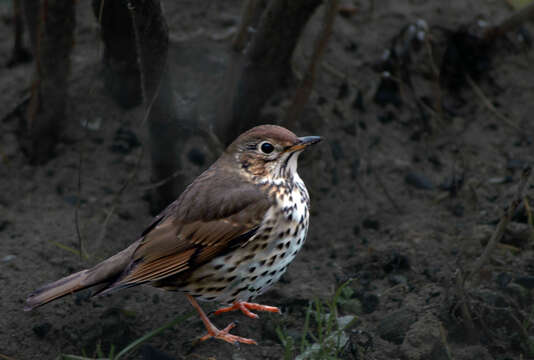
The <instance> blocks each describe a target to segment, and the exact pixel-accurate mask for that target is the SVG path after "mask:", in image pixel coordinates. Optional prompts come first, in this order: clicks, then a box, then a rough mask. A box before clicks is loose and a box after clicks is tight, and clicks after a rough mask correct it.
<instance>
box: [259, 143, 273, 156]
mask: <svg viewBox="0 0 534 360" xmlns="http://www.w3.org/2000/svg"><path fill="white" fill-rule="evenodd" d="M260 149H261V151H262V152H263V153H265V154H270V153H272V152H273V150H274V146H273V144H271V143H269V142H264V143H263V144H261V146H260Z"/></svg>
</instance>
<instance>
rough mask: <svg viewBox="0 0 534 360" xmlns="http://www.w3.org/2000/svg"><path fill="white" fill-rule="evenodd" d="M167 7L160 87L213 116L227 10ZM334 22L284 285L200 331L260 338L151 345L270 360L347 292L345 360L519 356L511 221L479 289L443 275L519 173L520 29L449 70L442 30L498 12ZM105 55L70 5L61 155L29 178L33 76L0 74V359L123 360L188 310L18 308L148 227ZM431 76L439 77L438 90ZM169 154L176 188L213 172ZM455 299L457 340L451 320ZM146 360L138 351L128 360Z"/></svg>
mask: <svg viewBox="0 0 534 360" xmlns="http://www.w3.org/2000/svg"><path fill="white" fill-rule="evenodd" d="M163 5H164V10H165V11H164V16H165V18H166V20H167V23H168V26H169V35H170V50H169V62H170V64H171V67H172V84H173V88H174V90H175V93H177V94H180V95H181V96H182V97H183V99H185V100H184V101H183V102H181V103H179V104H178V105H177V106H178V107H180V108H181V109H182V110H184V111H186V110H188V109H189V110H191V109H194V111H195V112H196V116H199V117H200V118H202V117H208V118H209V116H210V114H211V113H212V112H213V111H217V109H218V108H217V106H214V105H213V100H214V99H216V98H217V97H218V96H220V93H218V92H217V88H216V87H215V85H216V84H217V83H219V82H220V81H223V80H222V79H223V77H224V72H225V69H226V68H227V66H228V64H229V54H228V47H229V44H230V41H231V37H232V35H233V33H234V32H235V28H236V26H237V24H238V23H239V17H240V13H241V5H242V4H241V2H240V1H163ZM341 6H342V8H344V9H345V10H351V9H355V10H356V11H355V12H354V13H352V11H344V12H341V14H340V15H339V16H338V17H337V19H336V22H335V25H334V31H333V35H332V37H331V41H330V43H329V45H328V47H327V49H326V51H325V54H324V59H323V60H324V61H323V63H322V65H321V66H319V67H318V73H317V78H316V82H315V84H314V86H313V92H312V94H311V97H310V101H309V103H308V105H307V106H306V108H305V111H304V113H303V116H302V118H301V119H299V121H298V122H297V123H296V124H294V128H292V129H291V130H293V131H294V132H296V133H297V134H298V135H321V136H324V137H325V139H326V141H324V142H323V143H321V144H320V145H318V146H316V147H314V148H313V149H312V150H311V151H310V152H309V153H306V154H305V155H304V156H303V157H302V159H301V161H300V174H301V177H302V178H303V179H304V181H305V182H306V185H307V187H308V189H309V192H310V195H311V201H312V218H311V227H310V231H309V236H308V240H307V242H306V244H305V246H304V248H303V250H302V251H301V253H300V254H299V256H298V257H297V258H296V260H295V261H294V263H293V264H292V265H291V267H290V268H289V271H288V273H287V275H285V276H284V278H283V280H282V281H281V282H280V283H278V284H277V285H275V286H274V287H273V289H272V290H271V291H269V292H268V293H266V294H265V295H264V296H262V297H261V298H260V299H258V301H259V302H262V303H267V304H271V305H276V306H280V307H281V308H282V309H283V313H284V314H283V315H282V316H278V315H270V314H262V315H261V319H260V320H251V319H246V318H245V317H244V316H242V315H241V314H238V313H233V314H231V315H224V316H221V317H220V319H215V323H216V324H218V325H219V326H222V325H224V324H226V323H227V322H229V321H231V320H233V319H237V320H239V326H238V327H237V328H236V329H235V330H234V333H236V334H238V335H241V336H245V337H252V338H254V339H256V340H257V341H258V342H259V345H258V346H245V345H242V346H241V347H240V348H236V347H233V346H231V345H229V344H226V343H222V342H219V341H214V340H210V341H208V342H206V343H202V344H200V345H197V346H194V347H192V346H191V341H192V340H194V339H195V338H197V337H198V336H200V335H202V334H203V333H204V328H203V325H202V323H201V322H200V320H199V319H198V318H196V317H193V318H191V319H189V320H188V321H187V322H186V324H181V325H180V326H177V327H174V328H173V330H168V331H167V332H165V333H164V334H163V335H161V336H158V337H156V338H154V339H152V340H150V342H149V345H150V346H151V347H152V348H153V349H158V350H159V351H162V352H165V353H167V354H168V355H169V356H170V357H171V358H176V359H208V358H217V359H257V358H265V359H279V358H281V357H282V356H283V347H282V345H281V344H280V340H279V338H278V336H277V334H276V331H275V330H276V328H277V327H279V328H281V329H284V330H285V331H286V333H288V334H290V335H293V336H295V337H296V338H297V339H298V338H300V334H301V331H302V329H303V324H304V317H305V315H304V314H305V309H306V307H307V304H308V301H309V300H311V299H314V298H315V297H319V298H322V299H328V298H329V297H331V296H332V295H333V293H334V291H335V289H336V288H338V287H339V286H340V284H342V283H343V282H344V281H346V280H347V279H349V278H354V280H353V281H352V283H351V284H350V285H349V287H350V288H351V289H352V292H351V293H350V295H348V299H345V300H346V304H349V305H345V306H341V307H340V312H341V314H345V315H347V314H349V315H357V316H358V317H359V321H358V322H357V323H356V325H354V326H353V327H352V328H351V330H350V331H348V334H349V335H350V336H349V338H350V339H349V342H348V343H347V345H346V346H345V347H344V351H343V352H342V354H341V355H340V357H341V358H347V359H397V358H402V359H414V360H415V359H430V358H432V359H447V358H448V355H447V349H448V351H450V354H452V355H451V356H452V358H454V359H473V358H478V359H480V360H482V359H512V358H513V359H517V358H519V357H520V356H521V354H522V356H523V358H529V357H531V356H533V353H532V352H530V350H529V346H531V345H530V344H531V341H532V340H531V339H532V336H533V335H534V334H533V332H532V330H531V328H532V326H531V325H530V312H531V307H532V294H531V288H532V287H534V285H533V283H534V269H533V268H532V263H533V262H532V260H533V255H534V254H533V247H532V244H533V242H532V224H529V221H528V211H525V207H524V206H523V205H521V206H520V212H519V213H518V214H517V216H515V217H514V219H513V221H512V223H511V224H510V226H509V227H508V230H507V232H506V233H505V236H504V239H503V241H502V243H501V244H500V245H498V246H497V248H496V249H495V251H494V252H493V253H492V256H491V258H490V260H489V261H488V262H487V263H486V264H485V266H484V267H483V269H482V271H480V274H477V275H480V276H479V277H480V281H479V282H477V283H468V284H466V286H465V287H461V286H458V284H457V279H458V274H464V273H466V272H468V270H469V268H470V266H471V265H472V264H473V262H474V261H475V259H477V258H478V257H479V256H480V254H481V253H482V251H483V250H484V246H485V244H486V243H487V242H488V240H489V238H490V237H491V235H492V234H493V232H494V231H495V228H496V223H497V222H498V220H499V217H500V214H501V211H502V208H503V207H504V206H505V205H506V204H508V203H509V201H510V199H511V198H512V196H513V194H514V192H515V184H516V183H518V181H519V177H520V173H521V168H522V167H523V166H524V165H525V164H527V163H529V162H531V161H532V158H533V145H532V134H533V130H534V125H533V122H532V121H531V119H530V118H531V116H532V114H533V113H534V105H533V104H534V102H533V97H534V82H533V79H534V75H533V73H534V62H533V61H532V56H533V54H532V51H531V49H530V47H529V46H528V39H529V36H530V35H529V34H532V33H533V31H534V27H533V26H532V23H528V22H527V23H525V24H524V25H523V27H522V28H521V32H520V33H519V35H520V36H519V35H518V33H517V32H516V31H512V32H510V33H508V34H507V35H506V36H504V37H503V38H500V39H498V40H496V41H494V42H492V46H491V50H490V51H488V53H487V54H486V53H485V52H484V51H482V50H480V51H478V48H477V47H476V46H475V45H473V44H468V45H467V46H466V48H467V50H466V49H464V50H465V51H466V53H462V54H460V55H459V56H458V57H459V60H458V57H453V58H447V57H444V56H445V54H446V52H447V49H449V50H450V47H449V46H450V39H451V37H452V34H453V33H454V32H455V31H458V30H460V29H461V28H462V26H463V25H469V26H473V24H474V25H476V22H477V20H480V19H482V20H485V21H486V22H488V23H489V24H497V23H498V22H499V21H501V20H502V19H504V18H505V17H507V16H509V15H510V14H511V13H512V9H511V7H510V5H509V4H508V3H507V2H506V1H501V0H498V1H497V0H492V1H490V0H485V1H478V2H466V1H462V0H450V1H447V2H441V1H429V0H428V1H425V0H417V1H415V0H413V1H406V2H398V1H342V2H341ZM322 13H323V9H322V8H320V9H319V11H318V13H317V14H316V15H315V16H314V17H313V18H312V20H311V21H310V23H309V25H308V27H307V28H306V29H305V31H304V33H303V35H302V37H301V41H300V42H299V46H298V47H297V49H296V50H295V52H294V56H293V62H292V64H293V74H294V75H295V79H288V84H287V86H286V88H284V89H281V90H280V91H278V92H277V93H276V95H275V96H274V97H273V98H271V99H270V100H269V102H268V103H267V105H266V106H265V107H264V109H263V111H262V115H261V117H260V120H259V121H260V122H262V123H279V122H280V121H282V119H283V118H284V114H285V113H286V111H287V108H288V107H289V105H290V103H291V99H292V95H293V94H294V91H295V84H296V83H297V80H298V79H299V78H301V77H302V75H303V73H304V72H305V69H306V65H307V63H308V61H309V58H310V54H311V52H312V47H313V46H312V45H313V42H314V39H315V38H316V37H317V34H318V32H319V30H320V28H321V26H320V25H321V21H322ZM0 17H1V19H0V20H1V21H0V49H1V51H0V64H5V63H7V62H8V60H9V58H10V50H11V46H12V38H13V36H12V32H11V28H12V25H13V22H12V14H11V4H10V2H8V1H0ZM418 19H423V20H425V21H426V23H427V24H428V26H429V27H430V31H429V32H427V33H426V39H431V40H430V43H431V46H430V47H428V46H427V44H428V43H425V42H424V41H423V42H422V43H421V42H420V43H418V44H416V43H413V44H412V42H408V44H405V42H404V41H403V39H404V38H403V37H402V36H403V35H400V39H401V40H397V42H395V44H397V45H398V44H401V45H402V46H403V49H405V50H403V51H405V52H404V53H405V54H408V55H407V57H408V58H409V60H406V59H401V60H399V61H398V62H395V63H394V65H393V69H395V71H398V72H397V73H394V74H393V78H394V80H392V81H393V84H394V85H391V82H390V83H388V82H384V81H382V80H381V79H382V70H383V69H384V66H385V65H384V63H383V62H382V59H383V54H384V51H385V50H386V49H388V48H391V46H392V41H393V39H395V38H398V37H399V34H401V33H402V30H403V29H406V27H407V26H409V25H410V24H415V23H416V21H417V20H418ZM475 27H476V26H475ZM475 32H476V31H475ZM525 40H527V41H525ZM399 46H400V45H399ZM102 48H103V45H102V42H101V41H100V30H99V25H98V23H97V21H96V20H95V17H94V15H93V13H92V11H91V8H90V4H89V2H86V1H80V2H78V3H77V5H76V29H75V43H74V48H73V52H72V54H71V61H72V69H71V75H70V78H69V81H68V95H69V96H68V105H67V112H66V114H67V115H66V118H67V122H66V129H65V131H64V134H63V135H62V136H61V138H60V140H59V142H58V144H57V145H56V147H55V153H56V154H57V155H56V156H55V157H54V158H52V159H51V160H50V161H48V162H46V163H44V164H42V165H30V164H29V160H28V157H27V155H26V154H25V152H24V151H23V150H24V149H23V146H22V145H21V144H22V143H23V142H21V141H20V139H21V137H23V135H21V133H20V129H19V126H18V121H19V120H18V119H19V118H20V117H21V116H22V115H21V112H22V110H20V108H24V106H23V105H22V106H19V104H21V103H22V102H23V99H24V98H25V97H27V96H28V94H29V84H30V81H31V77H32V73H33V64H32V63H27V64H20V65H17V66H14V67H11V68H6V67H2V68H0V92H1V94H2V95H1V96H0V244H1V245H0V249H1V252H0V299H1V302H2V306H1V310H0V311H1V314H0V355H5V356H8V357H6V359H11V358H13V359H52V358H55V357H56V356H57V355H59V354H61V353H71V354H78V355H81V354H82V352H84V351H85V352H86V354H87V355H94V351H95V349H96V347H97V344H98V343H101V344H102V345H103V347H104V348H105V349H108V348H109V346H110V344H114V345H115V346H116V347H117V348H122V347H123V346H124V345H126V344H128V343H129V342H131V341H132V340H134V339H136V338H138V337H140V336H141V335H143V334H145V333H146V332H148V331H150V330H152V329H154V328H157V327H159V326H161V325H163V324H164V323H166V322H167V321H169V320H170V319H172V318H174V317H175V316H176V315H178V314H182V313H185V312H188V311H190V310H191V308H190V305H189V303H188V302H187V301H186V298H185V297H184V296H182V295H180V294H179V293H167V292H163V291H160V290H157V289H153V288H150V287H139V288H134V289H127V290H124V291H121V292H118V293H114V294H112V295H111V296H105V297H101V298H96V299H87V298H86V297H84V294H83V293H82V294H81V295H76V296H72V297H66V298H64V299H61V300H58V301H56V302H54V303H51V304H49V305H47V306H45V307H43V308H40V309H38V310H35V311H32V312H29V313H25V312H23V311H22V309H23V306H24V299H25V298H26V296H27V294H29V293H30V292H31V291H32V290H33V289H35V288H36V287H38V286H40V285H42V284H44V283H47V282H50V281H52V280H55V279H57V278H59V277H61V276H65V275H67V274H69V273H71V272H73V271H77V270H79V269H82V268H85V267H89V266H91V265H93V264H95V263H97V262H98V261H99V260H102V259H104V258H105V257H107V256H110V255H112V254H113V253H114V252H116V251H118V250H120V249H122V248H124V247H125V246H126V245H127V244H129V243H131V242H132V241H134V240H135V239H136V238H137V236H138V235H139V234H140V232H141V231H142V230H143V228H144V227H145V226H146V225H147V224H149V223H150V219H151V212H150V205H149V202H148V197H147V191H148V190H150V189H152V188H153V186H152V185H151V184H153V180H152V178H151V173H150V156H149V152H148V149H147V147H146V146H145V145H146V144H147V142H148V134H147V130H146V127H147V124H146V123H143V118H144V114H145V112H144V110H145V109H144V107H143V106H142V105H139V106H136V107H134V108H132V109H130V110H124V109H122V108H121V107H119V106H118V105H117V104H116V103H115V102H114V101H113V100H112V99H111V98H110V96H109V92H108V90H107V89H106V88H105V86H104V81H103V69H102V63H101V58H102V52H103V50H102ZM430 49H431V50H432V55H430V51H429V50H430ZM469 50H473V52H469ZM476 55H481V56H483V57H482V58H481V59H478V60H477V59H475V64H476V65H475V67H477V66H478V67H477V68H476V71H475V72H473V73H471V74H472V79H473V81H472V82H471V83H469V82H468V81H465V78H462V77H461V76H460V78H461V79H460V81H459V83H458V84H457V83H455V82H454V81H453V80H454V79H453V78H454V76H453V75H455V74H461V73H462V71H464V70H465V68H464V67H462V65H458V63H456V62H455V61H458V62H459V63H460V64H463V65H465V66H466V67H467V66H468V65H469V64H471V63H472V60H473V59H472V57H473V56H476ZM486 55H487V56H486ZM444 59H445V60H444ZM451 59H452V60H451ZM454 59H456V60H454ZM444 63H445V65H444ZM447 64H449V65H451V66H452V70H446V69H445V68H446V65H447ZM399 69H400V70H399ZM440 71H441V72H442V75H443V72H445V71H452V72H451V73H448V74H449V75H447V76H445V79H443V76H442V80H441V81H440V80H438V76H437V75H436V74H437V73H439V72H440ZM447 80H450V81H447ZM388 84H389V85H388ZM395 84H396V85H395ZM377 93H378V94H379V95H378V97H377V95H376V94H377ZM383 97H385V98H386V100H385V101H384V100H383ZM436 104H440V106H437V105H436ZM186 112H187V111H186ZM84 124H85V126H84ZM172 155H173V156H177V157H181V159H183V163H184V165H183V172H182V173H181V174H182V175H183V176H185V177H186V179H188V180H189V181H190V180H191V179H193V178H194V177H195V176H196V175H198V174H199V173H200V172H201V171H202V170H203V169H205V168H206V167H207V166H208V165H209V164H210V163H211V162H212V161H213V159H214V158H215V157H216V154H214V153H213V152H212V149H211V148H210V147H209V146H208V145H207V143H206V140H205V138H203V137H202V136H191V137H190V138H189V140H188V141H187V142H180V143H179V144H178V146H177V147H176V149H175V153H174V154H172ZM531 193H532V192H531V188H530V187H527V191H526V194H527V195H528V194H531ZM527 201H530V197H528V196H527ZM521 211H522V212H521ZM109 214H111V215H109ZM108 215H109V216H108ZM76 216H77V217H78V225H79V226H78V227H79V233H80V236H81V238H82V239H83V246H84V249H85V252H86V254H87V256H86V257H85V258H84V259H81V260H80V258H79V257H78V256H77V255H76V254H74V253H72V252H70V251H69V249H78V238H79V237H78V235H77V232H78V231H77V229H76V225H75V217H76ZM62 245H64V246H68V248H65V247H64V246H63V247H62ZM462 300H463V301H465V302H466V303H467V304H468V307H469V311H470V313H471V316H472V326H471V327H470V325H469V322H468V321H467V320H466V318H465V314H463V313H462V311H461V310H460V308H461V304H462ZM205 307H206V309H207V310H211V309H213V308H214V307H215V304H209V305H205ZM143 356H144V355H142V354H141V353H140V352H136V353H134V354H133V355H132V358H143ZM145 358H147V357H145Z"/></svg>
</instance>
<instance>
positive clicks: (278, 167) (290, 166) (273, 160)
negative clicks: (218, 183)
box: [225, 125, 322, 178]
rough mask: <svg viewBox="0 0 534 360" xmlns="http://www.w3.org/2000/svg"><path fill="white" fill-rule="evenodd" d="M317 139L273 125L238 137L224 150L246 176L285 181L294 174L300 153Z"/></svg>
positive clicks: (251, 130)
mask: <svg viewBox="0 0 534 360" xmlns="http://www.w3.org/2000/svg"><path fill="white" fill-rule="evenodd" d="M321 140H322V139H321V137H319V136H305V137H297V135H295V134H294V133H292V132H291V131H289V130H287V129H286V128H283V127H281V126H277V125H260V126H256V127H254V128H252V129H250V130H248V131H247V132H245V133H243V134H241V135H240V136H239V137H238V138H237V139H236V140H234V142H233V143H232V144H230V146H228V148H227V149H226V152H225V153H226V154H225V155H227V156H231V157H233V159H234V160H235V161H237V162H238V163H239V167H240V168H241V169H243V170H244V171H245V172H246V173H247V174H249V175H250V176H256V177H260V178H265V177H267V178H288V177H292V176H293V175H294V174H296V172H297V160H298V157H299V155H300V153H301V152H302V151H303V150H304V149H306V148H307V147H309V146H310V145H313V144H316V143H318V142H319V141H321Z"/></svg>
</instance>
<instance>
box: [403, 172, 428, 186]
mask: <svg viewBox="0 0 534 360" xmlns="http://www.w3.org/2000/svg"><path fill="white" fill-rule="evenodd" d="M404 182H405V183H406V184H408V185H411V186H413V187H415V188H417V189H421V190H432V189H434V184H432V181H430V179H428V178H427V177H426V176H424V175H421V174H417V173H415V172H409V173H408V174H406V176H405V177H404Z"/></svg>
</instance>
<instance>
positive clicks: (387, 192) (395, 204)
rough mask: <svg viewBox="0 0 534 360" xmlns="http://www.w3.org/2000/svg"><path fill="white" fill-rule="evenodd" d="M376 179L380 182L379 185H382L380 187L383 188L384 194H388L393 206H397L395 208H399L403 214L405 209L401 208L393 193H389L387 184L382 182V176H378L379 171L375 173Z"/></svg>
mask: <svg viewBox="0 0 534 360" xmlns="http://www.w3.org/2000/svg"><path fill="white" fill-rule="evenodd" d="M375 180H376V182H377V183H378V185H380V187H381V188H382V191H384V194H385V195H386V197H387V198H388V200H389V202H390V203H391V204H392V205H393V207H394V208H395V210H397V212H398V213H399V214H402V213H403V211H402V209H401V207H400V206H399V205H398V204H397V202H396V201H395V199H393V197H392V196H391V194H390V193H389V191H388V189H387V187H386V185H385V184H384V183H383V182H382V179H381V178H380V176H378V174H377V173H375Z"/></svg>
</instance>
